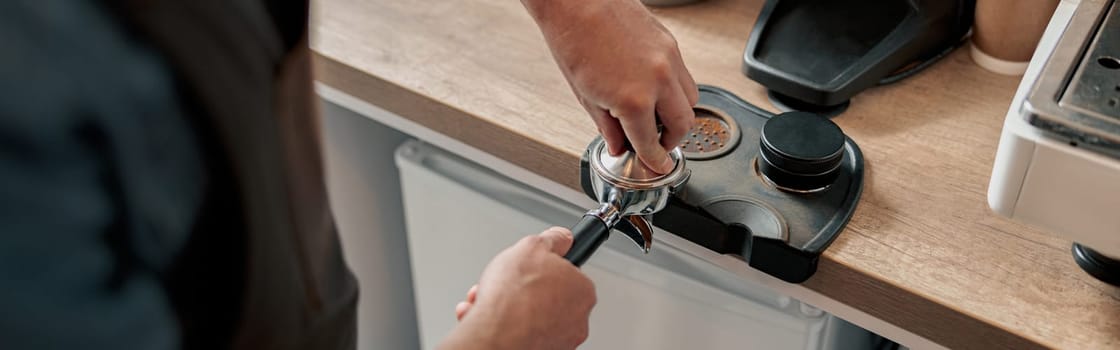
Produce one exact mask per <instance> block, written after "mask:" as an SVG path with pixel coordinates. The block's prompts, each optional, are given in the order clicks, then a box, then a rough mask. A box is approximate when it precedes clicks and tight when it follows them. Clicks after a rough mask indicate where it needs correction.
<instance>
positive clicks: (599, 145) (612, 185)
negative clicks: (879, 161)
mask: <svg viewBox="0 0 1120 350" xmlns="http://www.w3.org/2000/svg"><path fill="white" fill-rule="evenodd" d="M587 152H588V154H587V155H588V161H589V163H590V164H589V165H590V166H589V167H588V169H589V171H590V172H591V174H590V179H591V188H592V190H593V191H594V193H595V197H596V199H597V200H598V201H599V207H598V208H594V209H591V210H590V211H588V212H587V214H584V216H583V218H582V219H580V221H579V223H576V225H575V226H572V233H573V234H574V235H575V240H574V242H573V243H572V248H571V249H570V250H568V254H567V255H565V256H564V258H565V259H568V261H571V262H572V264H575V265H576V266H580V265H583V263H584V262H585V261H587V259H588V258H590V257H591V254H592V253H594V252H595V249H597V248H599V245H601V244H603V242H604V241H606V240H607V234H608V233H610V231H611V229H612V228H613V229H617V230H618V231H620V232H622V233H623V234H625V235H626V236H627V237H630V239H631V240H633V241H634V243H636V244H638V247H640V248H641V249H642V251H644V252H647V253H648V252H649V249H650V245H651V244H652V243H653V226H652V225H651V224H650V216H651V215H653V213H656V212H658V211H660V210H661V209H663V208H665V205H666V204H667V203H668V202H669V197H670V196H672V194H673V193H674V192H676V190H677V189H678V188H680V186H682V185H684V183H685V182H686V181H688V177H689V175H690V174H691V173H690V172H689V170H688V169H686V168H685V160H684V155H683V154H682V153H681V150H680V148H679V147H678V148H674V149H673V150H672V151H671V152H669V157H670V158H672V160H673V162H674V164H675V165H674V167H673V170H672V171H669V172H668V173H665V174H658V173H655V172H653V171H652V170H650V169H649V168H646V167H645V165H643V164H642V162H641V160H639V159H638V156H637V155H636V154H634V152H631V151H627V152H625V153H623V154H622V155H620V156H617V157H615V156H612V155H611V154H610V152H609V151H608V150H607V143H606V142H605V141H603V139H602V138H597V139H596V140H595V141H594V142H592V143H591V144H590V145H589V146H588V149H587Z"/></svg>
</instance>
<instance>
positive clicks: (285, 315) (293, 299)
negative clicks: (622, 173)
mask: <svg viewBox="0 0 1120 350" xmlns="http://www.w3.org/2000/svg"><path fill="white" fill-rule="evenodd" d="M529 2H533V0H527V1H526V3H529ZM604 3H618V4H623V5H624V6H630V7H627V8H630V9H634V8H637V9H639V10H640V11H642V12H641V13H644V14H645V16H646V17H640V18H638V20H643V21H647V19H643V18H648V20H652V17H650V16H649V14H648V12H645V10H644V9H641V8H640V6H637V5H634V4H636V2H634V1H631V0H609V1H605V2H604ZM554 4H559V2H554ZM573 4H574V3H573ZM569 5H571V4H569ZM635 6H637V7H635ZM527 7H529V8H530V12H531V13H535V12H539V11H534V6H530V5H528V4H527ZM537 7H538V9H537V10H539V7H540V6H537ZM602 13H604V14H616V13H617V12H610V11H606V12H602ZM538 17H539V16H538ZM561 17H563V16H561ZM600 17H602V16H600ZM624 17H626V16H624ZM307 18H308V4H307V2H305V1H249V0H230V1H170V0H106V1H62V0H57V1H54V0H46V1H44V0H9V1H4V2H0V44H3V48H2V50H3V54H0V77H3V78H2V79H0V183H2V184H3V185H2V186H0V347H3V348H5V349H24V348H28V349H52V348H58V349H75V348H81V349H172V348H189V349H194V348H203V349H214V348H242V349H294V348H298V349H348V348H353V347H354V342H355V332H356V330H355V306H356V303H357V300H358V291H357V284H356V283H355V280H354V277H353V276H352V275H351V273H350V271H349V269H348V268H347V267H346V265H345V263H344V261H343V259H342V251H341V249H340V246H339V242H338V236H337V234H336V232H335V226H334V222H333V220H332V217H331V215H330V208H329V207H328V202H327V198H326V191H325V186H324V182H323V172H322V164H321V163H322V159H321V155H320V149H319V140H318V139H317V138H318V136H319V135H320V134H319V128H318V118H317V111H316V109H315V107H316V103H315V100H314V99H313V92H312V90H311V74H310V66H309V60H310V51H309V48H308V44H307ZM571 18H577V17H576V16H571ZM538 19H539V18H538ZM553 20H555V18H553ZM647 22H648V21H647ZM604 23H606V22H604ZM642 23H645V24H642V26H637V27H632V28H631V30H636V31H644V32H648V30H647V29H649V27H643V26H648V25H656V24H655V21H654V22H649V23H646V22H642ZM612 25H613V24H612ZM544 27H545V26H544V25H542V28H544ZM660 30H663V28H661V29H660ZM547 37H549V35H548V34H547V33H546V38H547ZM588 46H590V45H588ZM666 48H667V49H668V48H669V47H668V46H666ZM577 51H578V50H577ZM666 52H671V53H675V54H676V55H677V60H678V61H679V53H676V47H675V43H673V45H672V47H671V51H666ZM644 54H646V56H649V55H648V52H644ZM575 57H579V56H578V55H577V56H575ZM660 61H665V60H660ZM666 62H667V61H666ZM596 66H597V67H599V66H602V68H604V69H609V70H616V71H617V70H618V69H615V68H613V67H605V66H604V65H596ZM631 66H633V67H638V68H641V65H631ZM581 76H588V77H594V76H595V74H581ZM569 78H570V79H571V77H569ZM663 78H664V77H663ZM688 81H689V83H691V78H690V77H689V78H688ZM576 86H579V84H576ZM691 89H692V90H693V91H695V86H692V87H691ZM615 90H616V89H607V90H604V91H615ZM579 91H580V90H578V89H577V93H578V92H579ZM675 91H677V93H678V94H685V93H683V92H681V91H682V90H680V89H675ZM683 91H686V92H687V91H688V89H687V88H685V89H684V90H683ZM593 95H594V94H584V95H581V100H586V101H595V102H594V103H595V104H599V105H602V104H603V103H606V102H604V101H607V102H609V101H610V100H611V99H592V98H590V97H591V96H593ZM600 97H601V96H600ZM677 100H678V102H679V101H681V100H683V99H682V98H678V99H677ZM649 101H650V102H651V103H652V102H656V99H649ZM693 103H694V101H693ZM607 104H608V105H609V103H607ZM585 106H586V104H585ZM635 106H637V105H635ZM600 107H608V106H607V105H602V106H600ZM645 108H646V109H647V110H650V111H652V109H653V106H652V105H651V106H645ZM659 110H660V109H659ZM663 117H664V115H663ZM614 118H618V117H617V116H615V117H614ZM620 119H622V120H623V124H624V125H628V123H629V124H634V123H633V120H634V119H641V120H644V124H642V125H643V127H646V126H648V127H649V128H653V127H654V125H653V120H654V119H653V114H652V112H651V113H648V115H643V116H630V117H629V118H620ZM663 119H664V118H663ZM616 124H617V122H616ZM645 124H649V125H645ZM676 124H679V123H676ZM666 126H667V127H670V126H669V125H668V123H667V125H666ZM670 128H671V129H677V128H672V127H670ZM616 131H619V132H620V130H616ZM674 132H676V131H674ZM680 132H683V131H680ZM616 136H619V137H621V134H620V133H619V134H618V135H616ZM616 140H618V139H617V138H616ZM631 141H633V140H631ZM647 141H649V142H645V144H650V142H653V144H656V142H657V141H656V140H652V141H651V140H647ZM632 143H635V144H636V143H637V142H632ZM570 235H571V234H570V232H567V231H566V230H564V229H556V230H549V231H546V232H545V233H544V234H542V235H541V236H533V237H538V238H530V239H526V240H525V241H524V242H522V243H519V245H516V246H514V247H512V248H511V249H510V250H509V251H507V253H503V255H501V256H499V257H498V258H496V259H495V261H494V262H492V263H491V266H490V267H488V269H487V270H488V271H489V272H487V273H484V275H483V278H482V280H481V281H480V288H479V289H478V295H479V296H478V301H477V303H476V301H475V298H474V295H472V296H471V297H470V298H468V299H469V301H470V304H471V305H470V306H471V308H470V310H471V311H470V315H468V316H466V318H465V320H464V321H463V325H465V326H469V327H460V330H459V331H458V332H456V334H455V335H453V336H452V337H451V340H449V343H448V344H449V346H451V347H466V345H470V344H475V345H483V344H498V342H496V341H495V339H482V338H479V337H482V336H485V335H494V334H497V333H496V332H494V330H493V329H490V328H488V327H490V326H492V325H494V324H497V323H493V322H490V323H488V322H484V321H485V320H486V319H484V318H485V317H492V318H493V319H499V318H501V317H499V316H501V315H500V312H491V311H489V310H497V309H500V308H498V307H490V306H488V305H489V304H494V305H497V304H496V303H497V302H491V301H489V300H505V301H506V302H508V301H509V300H514V299H513V298H499V297H497V296H498V295H500V294H501V292H502V291H504V290H506V289H510V288H512V287H511V286H517V287H519V288H521V287H524V288H522V289H521V290H520V291H518V292H522V291H532V290H540V291H551V292H555V293H563V294H564V295H566V296H567V297H568V298H569V299H570V300H571V303H578V304H580V305H582V306H580V307H577V308H575V309H578V310H580V312H571V310H573V308H572V305H551V306H549V305H546V307H545V308H544V309H547V308H548V307H552V308H555V309H557V310H564V309H565V308H566V309H567V312H566V315H567V316H569V317H568V318H569V319H570V322H572V323H573V324H577V325H578V326H576V327H566V326H563V327H538V328H539V329H542V330H544V332H549V333H557V331H556V329H569V328H570V329H576V330H577V331H576V332H575V333H577V335H576V336H571V335H564V338H563V339H566V341H567V342H564V343H562V344H564V345H571V346H574V344H579V343H580V342H582V340H583V338H585V337H586V326H587V325H586V322H587V314H588V312H589V311H590V308H591V305H593V304H594V290H593V288H591V287H590V281H589V280H587V279H586V277H584V276H583V275H582V274H581V273H579V272H578V270H577V269H575V268H574V267H572V266H571V265H570V264H568V263H567V262H566V261H564V260H563V259H562V258H561V255H563V253H564V252H565V251H566V250H567V246H568V245H570V244H571V243H570ZM565 242H566V243H565ZM565 244H566V245H565ZM542 254H543V255H542ZM525 262H534V263H533V264H531V266H535V267H542V266H546V267H549V268H548V269H545V268H541V269H538V271H535V272H534V271H529V272H530V273H538V274H539V276H543V277H542V278H535V279H531V280H532V281H535V282H533V283H538V284H539V283H545V282H549V281H552V282H551V283H553V285H552V286H549V285H536V286H534V285H525V284H523V283H521V281H518V280H517V277H518V275H517V273H525V270H526V268H524V267H522V266H521V265H524V264H523V263H525ZM510 266H518V267H519V268H520V269H510V268H508V267H510ZM540 271H552V272H547V273H545V272H540ZM558 276H560V277H563V278H560V277H558ZM573 280H579V281H582V282H579V283H576V284H580V283H586V286H584V287H581V288H580V289H579V290H571V291H569V290H565V289H564V287H565V286H569V285H571V284H572V283H560V282H572V281H573ZM558 281H560V282H558ZM367 292H368V293H376V291H367ZM522 294H525V293H522ZM530 294H531V293H530ZM519 295H521V294H519ZM521 296H524V295H521ZM529 297H530V299H526V300H528V301H532V299H531V297H532V295H529ZM488 298H489V299H488ZM546 300H550V299H546ZM551 300H554V299H551ZM515 306H516V305H515ZM514 309H516V308H514ZM541 309H542V308H541V307H537V308H536V309H535V310H541ZM460 311H462V312H464V313H465V311H466V309H465V308H464V309H463V310H460ZM452 312H453V310H448V313H449V316H448V317H452V316H453V314H452ZM495 315H498V316H495ZM460 316H462V313H461V314H460ZM522 316H526V317H530V318H533V319H538V320H551V321H553V322H555V320H557V319H559V318H555V317H549V315H547V314H538V315H522ZM470 319H473V320H482V321H473V322H468V320H470ZM505 321H507V322H509V324H513V325H517V326H521V325H525V324H526V323H524V322H514V321H517V320H515V319H512V318H508V317H507V318H505ZM468 323H470V324H469V325H468ZM581 327H582V332H583V333H582V336H580V335H579V334H578V333H579V329H580V328H581ZM527 329H529V330H532V328H531V327H528V328H527ZM550 329H551V330H550ZM505 333H508V334H520V335H522V336H523V337H522V339H535V340H536V341H546V342H547V341H549V339H550V338H548V337H542V336H541V335H542V334H540V333H538V334H533V333H531V332H528V331H525V332H505ZM545 335H548V334H545ZM505 340H507V341H506V342H504V343H502V344H507V345H510V346H512V347H524V346H525V345H526V344H527V343H517V342H510V341H508V340H510V339H505ZM484 341H487V342H484ZM555 344H558V343H553V345H555Z"/></svg>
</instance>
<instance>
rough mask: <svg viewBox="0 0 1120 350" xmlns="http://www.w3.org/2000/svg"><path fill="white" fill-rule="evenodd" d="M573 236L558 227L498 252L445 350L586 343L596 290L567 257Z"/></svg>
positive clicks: (459, 314)
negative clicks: (565, 256)
mask: <svg viewBox="0 0 1120 350" xmlns="http://www.w3.org/2000/svg"><path fill="white" fill-rule="evenodd" d="M571 246H572V232H571V231H569V230H568V229H566V228H561V227H553V228H550V229H548V230H546V231H544V232H542V233H541V234H540V235H536V236H528V237H525V238H524V239H522V240H520V241H518V242H517V243H516V244H514V245H513V246H512V247H509V248H507V249H506V250H504V251H502V252H501V253H499V254H498V255H497V256H496V257H494V260H492V261H490V264H489V265H487V266H486V269H485V270H483V272H482V277H481V278H480V279H479V282H478V285H477V286H475V287H472V288H471V290H470V292H468V296H467V301H466V302H464V303H460V304H459V305H458V306H456V308H455V313H456V316H457V317H459V320H460V324H459V326H458V327H456V328H455V330H454V331H452V333H451V335H450V336H449V337H448V339H447V340H445V341H444V343H443V344H442V345H441V348H444V349H476V348H477V349H540V348H556V349H574V348H575V347H576V346H577V345H579V344H581V343H583V341H584V340H586V339H587V332H588V318H589V317H590V314H591V307H592V306H594V305H595V287H594V286H593V285H592V284H591V280H589V279H588V278H587V276H584V275H583V273H582V272H580V271H579V269H577V268H576V267H575V266H574V265H572V263H571V262H568V261H567V260H564V258H563V255H564V254H565V253H567V252H568V249H569V248H571Z"/></svg>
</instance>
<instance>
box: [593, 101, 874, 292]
mask: <svg viewBox="0 0 1120 350" xmlns="http://www.w3.org/2000/svg"><path fill="white" fill-rule="evenodd" d="M699 107H700V108H708V109H711V110H714V111H716V112H718V113H722V114H725V115H726V116H729V117H731V118H732V119H733V120H734V121H735V122H736V123H737V124H738V127H739V129H740V134H741V136H740V137H741V139H740V140H739V142H738V144H737V145H736V146H735V149H733V150H731V151H730V152H728V153H726V154H724V155H722V156H719V157H717V158H713V159H689V160H688V161H687V166H688V168H689V169H691V170H692V177H691V178H690V179H689V181H688V183H687V184H685V186H684V187H683V188H682V189H681V190H679V191H678V192H677V193H676V195H675V196H674V198H672V199H671V200H670V203H669V205H668V206H667V207H666V208H665V209H664V210H662V211H660V212H658V213H657V214H655V215H654V225H655V226H658V227H660V228H662V229H664V230H666V231H668V232H672V233H673V234H676V235H678V236H680V237H682V238H685V239H687V240H689V241H691V242H693V243H696V244H698V245H701V246H703V247H705V248H708V249H711V250H713V251H716V252H718V253H722V254H730V255H735V256H738V257H740V258H742V259H743V260H745V261H747V262H748V263H749V264H750V266H752V267H754V268H756V269H758V270H761V271H763V272H765V273H767V274H770V275H772V276H774V277H777V278H780V279H782V280H784V281H787V282H791V283H800V282H803V281H805V280H807V279H808V278H809V277H811V276H812V275H813V273H815V272H816V270H817V261H818V260H819V258H820V254H821V253H822V252H824V250H825V249H827V248H828V246H829V245H830V244H831V243H832V241H833V240H835V239H836V237H837V236H838V235H839V234H840V232H841V231H842V230H843V228H844V226H845V225H846V224H847V222H848V220H849V219H851V217H852V213H853V212H854V211H855V208H856V203H857V202H858V201H859V196H860V192H861V191H862V188H863V156H862V154H861V153H860V151H859V147H857V146H856V144H855V143H854V142H852V140H851V139H850V138H847V139H846V142H845V145H844V148H845V150H844V151H845V152H844V160H843V162H842V165H841V168H842V169H843V170H842V171H841V173H840V175H839V176H838V177H837V178H836V180H835V181H834V182H833V184H832V185H831V186H830V187H829V189H828V190H826V191H822V192H818V193H809V194H804V193H792V192H786V191H783V190H779V189H778V188H776V187H774V186H773V185H772V184H770V183H769V182H767V181H765V180H764V179H763V178H762V177H761V176H760V175H759V173H758V171H757V167H756V164H755V162H756V157H757V156H758V152H759V130H761V128H762V126H763V124H764V123H765V122H766V120H767V119H769V118H770V117H771V116H773V114H772V113H769V112H767V111H765V110H763V109H761V108H759V107H756V106H754V105H751V104H750V103H747V102H746V101H744V100H743V99H741V98H739V97H737V96H735V95H733V94H731V93H730V92H728V91H726V90H723V89H720V88H717V87H712V86H704V85H701V86H700V103H699ZM581 166H582V169H581V170H582V171H581V174H583V178H582V179H581V183H582V186H583V190H584V192H585V193H586V194H588V196H591V197H592V198H594V196H593V195H592V193H593V192H592V190H591V188H590V182H589V179H588V177H587V176H588V174H589V173H590V172H589V169H588V163H587V157H586V154H585V155H584V159H583V162H582V165H581Z"/></svg>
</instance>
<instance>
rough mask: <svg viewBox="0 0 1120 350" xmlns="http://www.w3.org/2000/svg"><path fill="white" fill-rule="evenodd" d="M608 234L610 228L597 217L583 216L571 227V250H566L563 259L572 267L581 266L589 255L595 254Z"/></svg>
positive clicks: (593, 215) (592, 215) (591, 215)
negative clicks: (566, 252)
mask: <svg viewBox="0 0 1120 350" xmlns="http://www.w3.org/2000/svg"><path fill="white" fill-rule="evenodd" d="M610 232H611V228H610V227H607V224H606V223H604V222H603V219H600V218H599V216H597V215H595V214H587V215H584V216H583V218H582V219H580V220H579V222H578V223H576V225H575V226H572V248H571V249H568V254H564V259H568V261H571V262H572V264H573V265H576V266H583V263H584V262H586V261H587V259H588V258H590V257H591V254H592V253H595V249H598V248H599V246H600V245H602V244H603V242H604V241H606V240H607V235H608V234H609V233H610Z"/></svg>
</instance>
